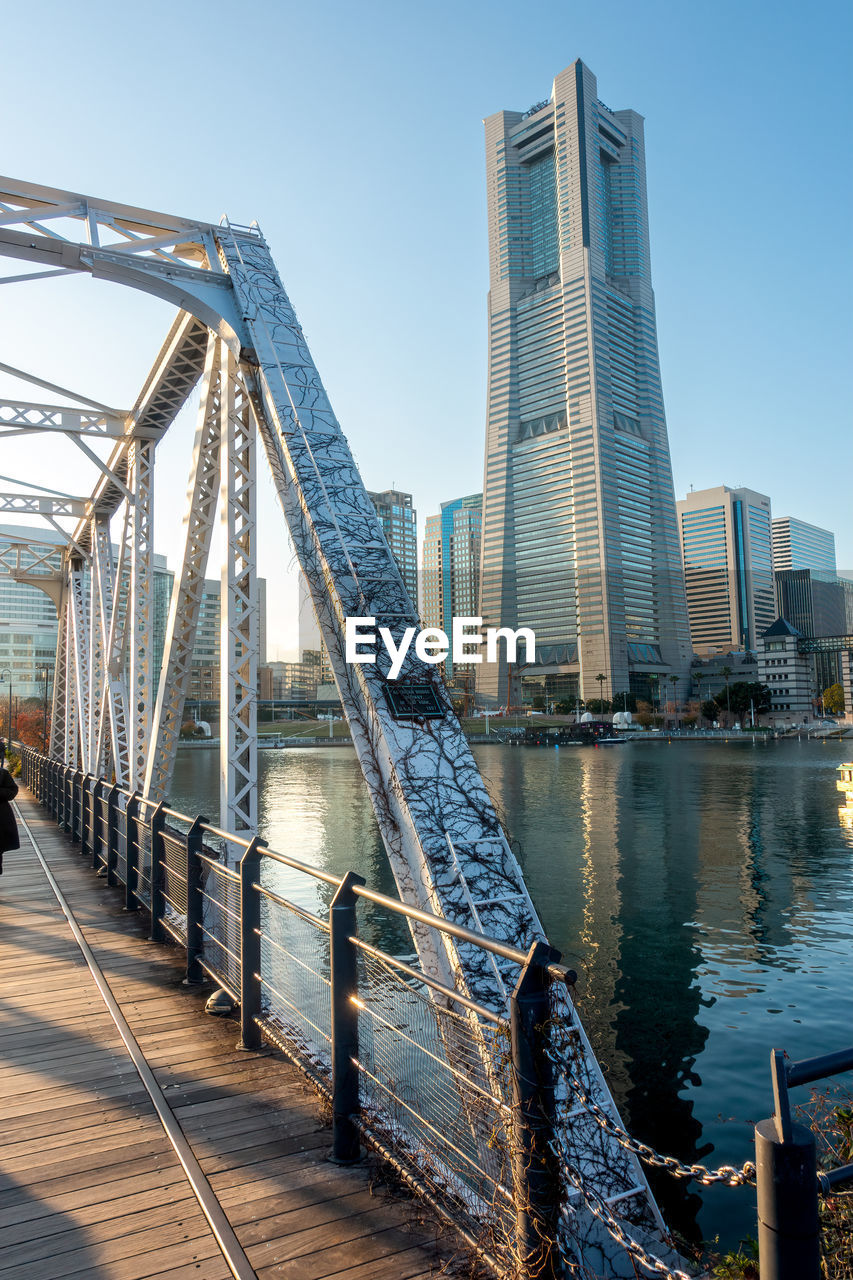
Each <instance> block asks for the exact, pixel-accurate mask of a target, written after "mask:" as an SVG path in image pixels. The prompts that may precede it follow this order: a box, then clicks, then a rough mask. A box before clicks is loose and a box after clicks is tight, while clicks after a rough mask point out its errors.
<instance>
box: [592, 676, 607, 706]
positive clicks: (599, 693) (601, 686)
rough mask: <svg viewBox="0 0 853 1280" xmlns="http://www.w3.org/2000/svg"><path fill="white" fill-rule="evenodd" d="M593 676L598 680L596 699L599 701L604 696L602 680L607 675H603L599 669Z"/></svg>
mask: <svg viewBox="0 0 853 1280" xmlns="http://www.w3.org/2000/svg"><path fill="white" fill-rule="evenodd" d="M595 678H596V680H597V681H598V699H599V702H600V701H601V700H602V698H603V697H604V681H605V680H606V679H607V676H606V675H603V674H602V672H601V671H599V673H598V675H597V676H596V677H595Z"/></svg>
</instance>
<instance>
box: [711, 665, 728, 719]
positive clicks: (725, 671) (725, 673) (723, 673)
mask: <svg viewBox="0 0 853 1280" xmlns="http://www.w3.org/2000/svg"><path fill="white" fill-rule="evenodd" d="M731 674H732V669H731V667H720V675H721V676H722V677H723V679H724V680H725V682H726V711H727V712H728V713H729V715H731V713H732V706H731V703H730V702H729V678H730V676H731ZM715 701H716V699H715ZM722 705H723V704H722V703H720V706H722Z"/></svg>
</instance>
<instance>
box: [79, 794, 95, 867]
mask: <svg viewBox="0 0 853 1280" xmlns="http://www.w3.org/2000/svg"><path fill="white" fill-rule="evenodd" d="M91 782H92V775H91V774H90V773H84V774H83V777H82V778H81V780H80V856H81V857H83V858H85V857H86V855H87V854H90V853H91V849H90V845H89V841H90V839H91V834H92V821H91V818H92V786H91Z"/></svg>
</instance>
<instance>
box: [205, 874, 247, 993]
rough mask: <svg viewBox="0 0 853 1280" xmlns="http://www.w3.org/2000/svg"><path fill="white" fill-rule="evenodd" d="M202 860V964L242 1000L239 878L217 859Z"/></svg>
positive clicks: (213, 976) (227, 989) (212, 975)
mask: <svg viewBox="0 0 853 1280" xmlns="http://www.w3.org/2000/svg"><path fill="white" fill-rule="evenodd" d="M199 858H200V861H201V882H202V889H201V896H202V923H201V929H202V938H203V945H202V954H201V965H202V968H204V969H205V970H206V971H207V972H208V973H209V974H210V976H211V977H212V978H215V979H216V981H217V982H219V983H221V984H222V986H223V987H224V988H225V990H226V991H227V992H228V993H229V994H230V995H231V996H232V997H233V998H234V999H235V1000H239V999H240V877H239V876H238V875H237V873H236V872H234V871H231V870H230V868H228V867H226V866H224V865H223V864H222V863H221V862H219V861H218V860H217V859H216V858H215V857H209V856H207V854H200V855H199Z"/></svg>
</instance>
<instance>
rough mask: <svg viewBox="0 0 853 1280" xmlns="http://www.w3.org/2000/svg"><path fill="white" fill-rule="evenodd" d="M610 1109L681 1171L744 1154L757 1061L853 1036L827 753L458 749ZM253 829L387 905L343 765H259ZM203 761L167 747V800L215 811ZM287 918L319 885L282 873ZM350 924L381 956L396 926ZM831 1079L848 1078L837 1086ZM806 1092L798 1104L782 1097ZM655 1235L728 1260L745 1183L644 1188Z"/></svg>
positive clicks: (646, 745)
mask: <svg viewBox="0 0 853 1280" xmlns="http://www.w3.org/2000/svg"><path fill="white" fill-rule="evenodd" d="M474 752H475V755H476V757H477V760H478V763H479V765H480V768H481V770H482V773H483V776H484V778H485V780H486V783H487V785H488V787H489V790H490V792H491V794H492V797H493V799H494V800H495V803H496V805H497V807H498V810H499V812H500V814H501V816H502V818H503V820H504V823H505V826H506V829H507V833H508V835H509V837H510V839H511V841H512V843H513V845H514V847H515V848H516V851H517V853H518V855H519V859H520V861H521V864H522V866H523V868H524V873H525V877H526V880H527V884H528V887H529V889H530V893H531V896H532V897H533V901H534V903H535V904H536V907H537V909H538V911H539V913H540V916H541V918H542V921H543V924H544V925H545V928H546V931H547V933H548V937H549V940H550V942H551V943H552V945H554V946H555V947H558V948H559V949H560V950H561V951H562V952H563V958H564V961H565V962H566V963H567V964H569V965H571V966H572V967H573V968H575V969H577V971H578V973H579V975H580V976H579V980H578V986H577V990H578V1004H579V1007H580V1010H581V1014H582V1017H583V1020H584V1023H585V1025H586V1028H587V1031H588V1033H589V1035H590V1038H591V1040H592V1043H593V1045H594V1047H595V1049H596V1052H597V1053H598V1056H599V1060H600V1062H601V1063H602V1066H603V1067H604V1069H605V1071H606V1073H607V1078H608V1083H609V1085H610V1089H611V1091H612V1093H613V1095H614V1097H615V1099H616V1102H617V1105H618V1106H619V1109H620V1112H621V1115H622V1118H623V1120H624V1121H625V1123H626V1124H627V1126H628V1128H629V1129H630V1130H631V1132H632V1133H633V1134H635V1135H636V1136H637V1137H639V1138H641V1139H642V1140H643V1141H645V1142H648V1143H650V1144H651V1145H652V1146H654V1147H655V1148H657V1150H659V1151H662V1152H665V1153H670V1154H673V1155H676V1156H678V1157H679V1158H680V1159H682V1160H685V1161H688V1162H691V1163H692V1162H693V1161H695V1160H701V1161H702V1162H703V1163H708V1164H713V1165H716V1164H723V1163H725V1164H740V1163H742V1161H744V1160H746V1159H750V1158H751V1157H752V1145H751V1144H752V1125H753V1124H754V1123H755V1121H757V1120H760V1119H762V1118H764V1117H765V1116H766V1115H769V1114H770V1113H771V1111H772V1097H771V1090H770V1073H769V1055H770V1050H771V1048H784V1049H786V1050H787V1051H788V1053H789V1054H790V1056H791V1057H792V1058H795V1059H796V1058H802V1057H808V1056H811V1055H813V1054H817V1053H823V1052H829V1051H831V1050H835V1049H839V1048H843V1047H846V1046H847V1045H849V1044H850V1043H851V1042H853V828H851V827H850V826H849V825H845V824H844V822H843V821H842V819H841V817H840V815H839V802H840V801H841V799H842V797H841V795H840V794H839V792H838V791H837V790H836V787H835V780H836V776H837V775H836V772H835V770H836V767H837V765H838V764H840V763H841V762H842V761H843V760H845V759H850V758H851V755H853V749H851V744H850V743H847V744H844V743H840V742H837V741H836V742H826V743H821V742H805V741H804V742H796V741H780V742H771V743H763V742H756V743H753V742H752V740H751V739H744V740H743V741H730V742H728V743H725V742H722V741H701V740H699V741H680V742H679V741H677V740H675V741H673V742H672V744H670V743H669V742H668V741H667V740H666V739H662V740H659V741H655V742H638V743H624V744H621V745H619V746H618V747H613V748H606V747H602V748H591V747H580V748H563V749H562V750H556V749H555V750H549V749H545V748H542V749H537V748H529V749H525V748H511V747H504V746H479V747H475V748H474ZM259 757H260V771H259V772H260V778H259V783H260V785H259V812H260V828H261V834H262V835H263V836H265V838H266V839H267V840H268V841H269V843H270V845H271V846H272V848H274V849H278V850H280V851H282V852H285V853H288V854H290V855H291V856H293V857H296V858H298V859H300V860H302V861H304V862H307V863H310V864H311V865H314V866H321V867H323V868H325V869H327V870H330V871H334V872H336V873H338V874H342V873H343V872H344V871H346V870H348V869H352V870H355V871H358V872H360V873H361V874H362V875H364V876H365V877H366V879H367V881H368V884H370V885H371V886H372V887H374V888H377V889H379V890H381V891H382V892H384V893H388V894H390V895H392V896H396V891H395V889H394V887H393V880H392V877H391V872H390V868H389V865H388V860H387V858H386V855H385V852H384V849H383V847H382V844H381V841H380V839H379V835H378V831H377V828H376V824H375V822H374V820H373V815H372V811H371V808H370V803H369V800H368V798H367V794H366V791H365V788H364V784H363V782H362V779H361V773H360V770H359V768H358V764H357V762H356V759H355V754H354V752H353V751H352V750H351V749H349V748H343V747H341V748H315V749H310V748H303V749H300V750H290V751H287V750H282V751H262V752H260V753H259ZM217 786H218V755H217V753H216V752H215V751H209V750H200V749H186V750H182V751H180V752H179V755H178V762H177V766H176V770H175V778H174V785H173V789H172V797H171V799H172V803H173V805H174V806H175V807H176V808H178V809H180V810H182V811H184V812H193V813H195V812H199V811H201V812H205V813H208V814H212V815H214V816H215V815H216V812H217V803H218V802H217V792H216V788H217ZM285 881H286V883H283V884H282V886H281V888H282V890H283V891H285V892H287V893H289V894H290V896H292V897H293V898H294V899H296V900H297V901H299V902H300V903H301V904H302V905H305V906H316V905H317V903H318V901H320V902H321V905H326V904H327V902H328V893H327V892H325V895H324V894H323V893H321V895H320V898H319V899H318V896H317V891H316V889H315V888H314V885H313V883H312V882H306V880H305V878H304V877H299V876H296V875H294V876H293V877H290V878H288V877H287V876H286V877H285ZM365 932H366V933H367V934H368V935H369V936H372V939H373V940H375V941H377V942H378V943H380V944H381V945H383V946H386V947H388V948H390V949H393V950H394V951H395V952H396V953H397V954H402V953H405V952H410V951H411V942H410V940H409V939H408V937H407V936H406V935H404V934H403V933H402V932H401V930H400V928H399V925H398V924H396V923H394V922H392V923H390V924H389V923H388V922H387V921H383V920H382V919H380V918H378V917H372V918H370V919H369V920H367V921H366V922H365ZM848 1081H849V1077H848ZM796 1096H797V1097H800V1096H801V1097H802V1098H803V1100H805V1098H806V1096H807V1091H802V1090H801V1091H798V1094H797V1095H796ZM654 1186H655V1190H656V1193H657V1194H658V1197H659V1201H660V1203H661V1207H662V1209H663V1211H664V1215H665V1217H667V1219H668V1221H670V1222H671V1224H672V1225H673V1226H675V1227H677V1228H678V1229H679V1230H681V1231H682V1232H683V1233H684V1234H685V1235H687V1236H688V1237H690V1238H693V1239H697V1240H698V1239H700V1238H701V1239H704V1240H713V1239H714V1237H716V1236H719V1238H720V1241H721V1244H723V1245H725V1246H726V1247H730V1246H731V1245H733V1244H735V1243H737V1241H738V1239H739V1238H741V1237H742V1236H744V1235H746V1234H754V1232H755V1226H754V1217H755V1213H754V1191H751V1190H750V1189H739V1190H731V1189H728V1188H711V1189H700V1191H699V1192H697V1189H696V1188H695V1187H694V1184H692V1183H691V1184H689V1186H687V1187H685V1186H684V1184H681V1183H679V1184H675V1183H673V1182H672V1180H670V1179H666V1180H665V1181H661V1180H659V1179H654Z"/></svg>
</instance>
